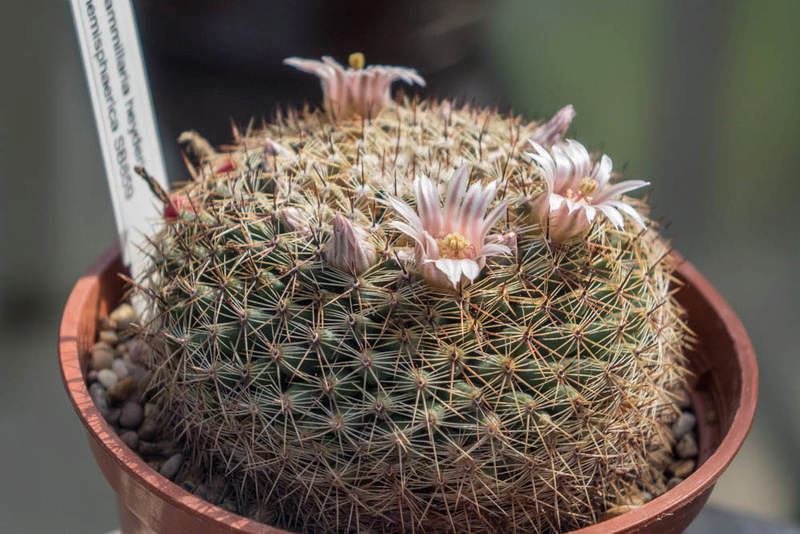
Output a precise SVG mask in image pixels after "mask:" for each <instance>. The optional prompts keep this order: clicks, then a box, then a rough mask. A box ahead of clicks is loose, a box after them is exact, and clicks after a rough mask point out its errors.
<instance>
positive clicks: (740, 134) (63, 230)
mask: <svg viewBox="0 0 800 534" xmlns="http://www.w3.org/2000/svg"><path fill="white" fill-rule="evenodd" d="M134 3H135V5H136V10H137V14H138V16H139V19H140V21H139V23H140V29H141V33H142V40H143V44H144V47H145V50H146V59H147V64H148V70H149V73H150V78H151V83H152V85H153V90H154V99H155V106H156V110H157V114H158V118H159V123H160V129H161V134H162V141H163V143H164V146H165V152H166V155H167V160H168V168H169V173H170V176H171V177H172V178H173V179H176V180H180V179H185V178H186V175H185V174H183V171H182V169H181V164H180V159H179V152H178V149H177V145H176V143H175V142H174V140H175V139H176V137H177V136H178V134H179V133H180V132H181V131H183V130H185V129H189V128H195V129H197V130H199V131H200V132H201V133H203V134H204V135H206V136H207V137H208V138H209V139H210V140H211V141H212V142H213V143H216V144H220V143H223V142H225V141H227V140H228V131H229V119H230V118H233V119H234V120H235V121H237V122H239V123H245V122H246V121H247V120H248V119H249V118H250V117H252V116H255V117H261V116H266V117H269V116H270V115H271V114H272V112H273V110H274V109H275V106H276V105H277V104H278V103H279V102H285V101H287V100H290V101H293V102H295V103H302V101H303V100H308V101H309V102H319V101H320V95H319V89H318V85H317V83H316V82H315V81H314V80H313V79H312V78H310V77H308V76H306V75H301V74H299V73H296V72H294V71H292V70H291V69H289V68H286V67H283V66H282V65H281V60H282V59H283V58H284V57H286V56H290V55H300V56H306V57H319V56H321V55H323V54H331V55H334V56H335V57H337V58H338V59H340V60H342V61H344V60H345V59H346V57H347V54H348V53H349V52H352V51H357V50H360V51H362V52H364V53H365V54H366V57H367V60H368V62H374V63H388V64H398V65H407V66H413V67H416V68H418V69H419V70H420V72H421V73H422V74H423V76H425V77H426V79H427V80H428V89H427V94H433V95H440V96H463V97H466V98H470V99H472V98H474V99H475V100H476V101H479V102H483V103H486V104H490V105H492V104H495V103H497V104H499V105H500V106H501V108H504V109H507V108H508V106H509V105H510V104H511V103H513V107H514V109H515V110H516V111H520V112H523V113H525V114H526V115H527V116H529V117H531V118H535V117H549V116H550V115H551V114H552V113H553V112H555V111H556V110H557V109H558V108H560V107H561V106H563V105H565V104H567V103H572V104H574V105H575V108H576V109H577V112H578V117H577V119H576V121H575V123H574V126H573V130H572V131H571V133H572V135H574V136H576V137H577V138H578V139H579V140H581V141H582V142H584V143H585V144H587V145H588V146H589V147H591V148H602V149H603V150H604V151H605V152H606V153H608V154H609V155H610V156H611V157H612V158H613V160H614V163H615V168H616V169H620V168H622V167H623V165H625V164H626V163H627V167H626V174H627V177H628V178H633V179H644V180H648V181H652V182H653V187H652V198H653V200H654V202H655V204H656V212H657V214H659V215H663V216H665V217H666V218H667V220H669V221H671V223H672V224H671V227H670V228H669V229H668V230H667V233H668V235H669V236H671V237H672V238H673V239H674V243H675V246H676V248H677V249H678V250H680V251H681V252H682V253H683V254H684V255H685V256H686V257H688V258H689V259H690V260H691V261H692V262H693V263H694V264H695V265H697V266H698V267H699V268H700V270H701V271H702V272H703V273H704V274H705V275H706V276H707V277H708V279H709V280H710V281H711V282H712V283H713V284H714V285H715V286H716V287H717V289H719V291H720V292H721V293H722V294H723V295H724V296H725V297H726V298H727V299H728V301H729V302H730V303H731V305H732V306H733V308H734V309H735V310H736V311H737V312H738V314H739V315H740V317H741V319H742V320H743V322H744V324H745V326H746V327H747V329H748V331H749V333H750V335H751V337H752V340H753V343H754V345H755V348H756V352H757V354H758V356H759V365H760V370H761V396H760V400H759V402H760V406H759V410H758V415H757V418H756V423H755V426H754V429H753V432H752V434H751V436H750V438H749V439H748V441H747V443H746V444H745V446H744V448H743V450H742V452H741V453H740V455H739V456H738V457H737V459H736V461H735V462H734V464H733V465H732V466H731V468H730V470H729V472H728V473H727V474H726V475H725V476H724V477H723V478H722V480H721V481H720V483H719V484H718V485H717V489H716V490H715V493H714V495H713V496H712V501H715V502H716V503H718V504H721V505H723V506H728V507H730V508H734V509H737V510H740V511H748V512H752V513H754V514H758V515H760V516H762V517H768V518H774V519H778V520H782V521H784V522H790V521H793V520H796V519H798V517H799V514H800V504H799V501H798V494H799V493H800V492H799V491H798V482H797V481H798V480H800V460H798V456H797V451H798V450H800V412H798V409H797V406H798V404H800V389H799V388H798V387H797V386H798V384H800V354H798V352H800V351H798V336H799V335H800V334H798V332H800V328H798V324H800V291H798V286H800V281H798V280H799V279H798V277H797V276H796V275H797V272H798V264H799V262H798V259H800V246H798V230H800V223H798V213H797V208H796V206H797V205H798V201H800V198H798V197H799V196H800V195H798V192H799V191H800V150H798V146H800V58H798V52H800V31H798V21H800V2H797V1H796V0H751V1H745V0H680V1H666V0H658V1H652V0H651V1H648V2H640V1H634V0H629V1H622V0H605V1H603V2H591V1H578V0H568V1H564V0H562V1H558V2H556V1H552V2H540V1H533V0H529V1H523V0H506V1H499V0H498V1H495V2H486V1H479V0H473V1H456V0H430V1H427V2H422V1H405V2H396V1H394V2H379V1H370V2H367V1H360V2H359V1H356V2H327V1H324V0H296V1H293V2H263V1H261V2H256V1H241V0H240V1H225V2H223V1H208V0H206V1H188V0H187V1H165V0H162V1H160V2H159V1H156V0H149V1H143V0H142V1H136V2H134ZM0 5H2V11H0V66H2V69H3V70H2V72H3V74H2V76H0V80H2V81H0V339H2V344H0V347H2V348H0V462H2V465H3V469H2V475H0V532H12V533H16V532H31V533H39V532H65V533H69V532H75V533H85V532H105V531H108V530H111V529H113V528H114V527H115V514H116V512H115V510H114V500H113V494H112V493H111V491H110V489H108V487H107V486H106V483H105V481H104V480H103V478H102V475H101V474H100V472H99V470H98V469H97V468H96V467H95V466H94V464H93V462H92V460H91V455H90V452H89V449H88V447H87V446H86V440H85V437H84V435H83V430H82V427H81V426H80V424H79V422H78V419H77V417H76V416H75V414H74V413H73V411H72V408H71V406H70V405H69V402H68V401H67V398H66V395H65V394H64V391H63V387H62V386H61V383H60V377H59V375H58V368H57V364H56V356H57V353H56V336H57V331H58V321H59V318H60V312H61V309H62V307H63V305H64V303H65V301H66V298H67V295H68V294H69V291H70V288H71V286H72V285H73V284H74V282H75V281H76V280H77V278H78V277H79V276H80V274H81V272H82V271H83V270H84V269H85V268H86V267H87V266H88V264H89V263H90V262H91V260H92V259H93V258H95V257H96V256H97V255H98V254H99V253H100V251H101V250H103V249H104V248H105V247H106V246H107V245H109V244H110V243H111V242H112V241H113V239H114V238H115V230H114V228H113V224H114V223H113V218H112V213H111V204H110V202H109V197H108V190H107V186H106V184H105V179H104V176H103V167H102V161H101V156H100V152H99V148H98V142H97V135H96V131H95V126H94V122H93V118H92V115H91V108H90V103H89V96H88V92H87V88H86V84H85V80H84V75H83V71H82V65H81V61H80V55H79V51H78V47H77V42H76V39H75V34H74V30H73V27H72V19H71V14H70V11H69V7H68V3H67V2H66V1H63V0H62V1H53V0H27V1H26V2H12V1H10V0H4V1H3V2H2V4H0Z"/></svg>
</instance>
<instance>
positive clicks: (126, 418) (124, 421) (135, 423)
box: [119, 402, 144, 430]
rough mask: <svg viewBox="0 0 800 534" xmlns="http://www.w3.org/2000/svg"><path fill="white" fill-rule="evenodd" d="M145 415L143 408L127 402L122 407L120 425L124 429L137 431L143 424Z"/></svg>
mask: <svg viewBox="0 0 800 534" xmlns="http://www.w3.org/2000/svg"><path fill="white" fill-rule="evenodd" d="M142 419H144V413H143V412H142V407H141V406H140V405H138V404H137V403H135V402H126V403H125V404H124V405H123V406H122V413H121V414H120V416H119V424H120V426H122V427H123V428H130V429H132V430H136V429H137V428H139V425H141V424H142Z"/></svg>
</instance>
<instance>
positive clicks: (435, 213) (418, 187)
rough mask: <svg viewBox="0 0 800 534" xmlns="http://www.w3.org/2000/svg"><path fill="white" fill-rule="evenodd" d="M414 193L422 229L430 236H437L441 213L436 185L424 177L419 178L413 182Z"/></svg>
mask: <svg viewBox="0 0 800 534" xmlns="http://www.w3.org/2000/svg"><path fill="white" fill-rule="evenodd" d="M414 193H415V195H416V197H417V212H418V213H419V218H420V221H422V227H423V228H424V229H425V230H426V231H428V232H431V233H432V234H438V233H439V232H440V231H441V228H442V211H441V208H440V207H439V190H438V189H437V188H436V184H434V183H433V182H432V181H431V180H430V179H428V178H427V177H426V176H419V177H417V178H416V179H415V180H414Z"/></svg>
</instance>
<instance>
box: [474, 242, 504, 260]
mask: <svg viewBox="0 0 800 534" xmlns="http://www.w3.org/2000/svg"><path fill="white" fill-rule="evenodd" d="M498 254H511V249H510V248H508V247H507V246H505V245H501V244H499V243H489V244H488V245H483V247H482V248H481V250H480V252H479V253H478V256H477V258H480V257H486V256H497V255H498Z"/></svg>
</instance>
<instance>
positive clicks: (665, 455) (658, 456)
mask: <svg viewBox="0 0 800 534" xmlns="http://www.w3.org/2000/svg"><path fill="white" fill-rule="evenodd" d="M650 461H651V462H652V464H653V465H654V466H656V467H657V468H659V469H661V470H664V469H666V468H667V466H669V464H671V463H672V462H674V461H675V458H673V457H672V455H671V454H670V453H669V452H667V451H657V452H655V453H653V455H652V456H651V457H650Z"/></svg>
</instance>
